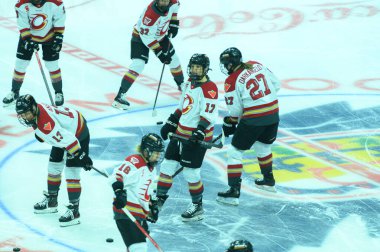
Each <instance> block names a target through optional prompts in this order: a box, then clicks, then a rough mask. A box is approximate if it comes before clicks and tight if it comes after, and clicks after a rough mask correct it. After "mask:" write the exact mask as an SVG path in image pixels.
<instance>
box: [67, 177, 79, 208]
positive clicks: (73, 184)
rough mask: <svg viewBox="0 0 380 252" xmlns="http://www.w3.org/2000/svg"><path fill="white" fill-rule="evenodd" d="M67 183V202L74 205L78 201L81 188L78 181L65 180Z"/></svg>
mask: <svg viewBox="0 0 380 252" xmlns="http://www.w3.org/2000/svg"><path fill="white" fill-rule="evenodd" d="M66 182H67V193H68V195H69V201H70V202H71V203H73V204H74V203H75V202H78V201H79V197H80V193H81V191H82V187H81V185H80V180H79V179H66Z"/></svg>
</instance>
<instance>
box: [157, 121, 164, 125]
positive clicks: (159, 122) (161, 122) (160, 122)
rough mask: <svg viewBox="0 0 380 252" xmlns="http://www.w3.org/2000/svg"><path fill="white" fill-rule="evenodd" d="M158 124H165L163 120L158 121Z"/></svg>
mask: <svg viewBox="0 0 380 252" xmlns="http://www.w3.org/2000/svg"><path fill="white" fill-rule="evenodd" d="M156 124H157V125H161V124H164V122H163V121H158V122H156Z"/></svg>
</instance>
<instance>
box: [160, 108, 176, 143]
mask: <svg viewBox="0 0 380 252" xmlns="http://www.w3.org/2000/svg"><path fill="white" fill-rule="evenodd" d="M178 122H179V118H178V116H177V115H176V114H171V115H170V116H169V118H168V120H167V121H166V123H165V125H164V126H162V128H161V132H160V133H161V137H162V138H163V139H164V140H166V139H168V134H169V132H175V131H176V129H177V126H178Z"/></svg>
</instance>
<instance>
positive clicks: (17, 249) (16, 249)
mask: <svg viewBox="0 0 380 252" xmlns="http://www.w3.org/2000/svg"><path fill="white" fill-rule="evenodd" d="M13 251H15V252H18V251H21V249H20V248H13Z"/></svg>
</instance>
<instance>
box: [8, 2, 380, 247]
mask: <svg viewBox="0 0 380 252" xmlns="http://www.w3.org/2000/svg"><path fill="white" fill-rule="evenodd" d="M15 2H16V1H15V0H1V1H0V45H1V46H0V83H1V85H0V97H1V99H2V98H3V97H4V96H5V95H6V94H7V93H8V92H9V91H10V88H11V80H12V74H13V68H14V61H15V54H16V47H17V42H18V36H19V35H18V31H17V26H16V18H15V12H14V4H15ZM149 2H150V1H149V0H138V1H130V0H124V1H122V0H64V3H65V6H66V10H67V21H66V31H65V37H64V48H63V50H62V52H61V59H60V67H61V69H62V77H63V91H64V94H65V99H66V102H65V104H66V105H68V106H72V107H74V108H77V109H78V110H80V111H81V112H82V113H83V114H84V116H85V117H86V118H87V119H88V121H89V128H90V132H91V144H90V151H91V157H92V158H93V160H94V165H95V166H96V167H98V168H100V169H103V170H106V171H107V172H108V173H110V172H111V171H112V167H114V166H116V165H117V164H118V163H119V162H120V161H121V160H122V159H123V158H124V157H125V156H126V155H129V154H131V153H133V152H134V148H135V146H136V144H137V143H138V141H139V139H141V136H142V135H143V134H145V133H148V132H159V129H160V127H159V126H157V125H156V122H157V121H165V120H166V118H167V117H168V115H169V114H170V113H171V112H173V111H174V109H175V106H176V104H177V101H178V97H179V92H178V91H176V85H175V82H174V81H173V78H172V76H171V74H170V72H169V69H168V68H166V69H165V73H164V78H163V85H162V86H161V92H160V94H159V97H158V107H159V108H158V116H157V117H155V118H153V117H152V116H151V114H152V110H151V109H152V106H153V101H154V98H155V94H156V90H157V86H158V80H159V77H160V73H161V69H162V64H161V63H160V62H159V61H158V59H156V58H155V57H153V55H152V54H151V56H152V57H151V58H150V61H149V64H148V65H146V68H145V70H144V73H143V76H141V77H140V78H139V79H138V80H137V81H136V82H135V84H134V85H133V86H132V88H131V90H130V92H129V98H130V101H131V102H132V109H131V110H130V111H129V112H121V111H118V110H115V109H113V108H111V106H110V104H111V101H112V100H113V98H114V96H115V93H116V92H117V91H118V89H119V86H120V81H121V78H122V75H123V74H124V72H125V67H127V66H128V65H129V63H130V59H129V55H130V38H131V32H132V27H133V25H134V23H135V22H136V20H137V18H138V16H139V15H140V13H141V11H142V10H143V8H144V7H145V6H146V5H147V4H148V3H149ZM179 18H180V20H181V22H182V23H181V26H182V27H181V29H180V30H179V34H178V36H177V37H176V38H174V39H173V44H174V47H175V49H176V51H177V52H178V55H179V57H180V60H181V63H182V68H183V70H184V72H186V69H187V63H188V60H189V58H190V57H191V55H192V54H194V53H206V54H207V55H208V56H209V57H210V59H211V68H212V71H211V72H210V73H209V76H210V78H211V80H213V81H214V82H216V83H217V84H218V87H219V91H220V93H219V97H220V108H221V110H220V118H219V122H218V123H219V124H218V125H217V126H216V128H217V132H216V134H218V133H219V132H220V129H221V125H220V123H221V122H222V117H223V116H224V115H225V114H226V110H225V106H224V100H223V81H224V79H225V76H224V75H223V74H222V73H221V72H220V70H219V62H218V59H219V55H220V53H221V52H222V51H223V50H224V49H226V48H228V47H231V46H236V47H238V48H239V49H241V51H242V53H243V58H244V59H245V60H256V61H259V62H261V63H263V64H264V65H266V66H268V67H269V68H270V69H271V70H272V71H273V72H274V73H275V74H276V75H277V76H278V77H279V78H280V79H281V81H282V84H283V87H282V89H281V91H280V93H279V102H280V114H281V123H280V130H279V135H278V139H277V141H276V142H275V144H274V146H273V155H274V174H275V177H276V180H277V188H278V191H279V192H278V193H277V194H271V193H264V192H262V191H258V190H257V189H255V187H254V186H253V181H254V178H255V177H259V176H260V172H259V167H258V164H257V161H256V157H255V153H254V151H248V152H246V153H245V156H244V164H245V167H244V169H245V173H244V174H243V189H242V196H241V198H240V199H241V200H240V201H241V204H240V205H239V206H238V207H228V206H224V205H220V204H217V203H216V201H215V198H216V193H217V192H218V191H221V190H225V189H226V188H227V186H226V181H227V176H226V172H225V169H226V167H225V163H226V160H227V159H226V152H227V149H228V146H229V143H230V140H229V139H227V141H226V142H227V144H226V146H225V147H224V148H223V149H221V150H211V151H209V152H208V154H207V155H206V159H205V162H204V166H203V167H202V177H203V183H204V187H205V194H204V208H205V219H204V220H203V221H201V222H197V223H190V224H189V223H182V221H181V220H180V214H181V213H182V212H183V211H184V210H185V209H186V207H187V205H188V204H189V202H190V197H189V192H188V190H187V183H185V180H184V179H183V177H182V175H179V176H178V177H177V178H176V179H175V182H174V186H173V188H172V190H171V191H170V192H169V194H170V197H169V199H168V201H167V203H166V204H165V206H164V209H163V211H162V212H161V213H160V218H159V221H158V222H157V223H156V224H151V225H150V230H151V235H152V237H153V238H154V239H155V240H156V241H157V243H158V244H159V245H160V246H161V247H162V248H163V250H164V251H165V252H174V251H177V252H187V251H189V252H190V251H191V252H193V251H197V252H207V251H212V252H222V251H224V249H225V248H226V247H227V245H228V244H229V242H231V241H233V240H236V239H246V240H249V241H251V242H252V243H254V246H255V249H256V250H255V251H259V252H282V251H284V252H285V251H289V252H314V251H315V252H316V251H324V252H357V251H366V252H377V251H380V190H379V187H380V72H379V69H380V43H379V41H380V33H379V31H380V3H379V1H376V0H357V1H355V0H336V1H332V0H330V1H329V0H325V1H323V0H309V1H301V0H286V1H284V0H283V1H280V0H267V1H263V0H206V1H205V0H203V1H201V0H191V1H190V0H182V1H181V9H180V11H179ZM45 72H46V73H47V71H46V70H45ZM185 75H186V74H185ZM186 76H187V75H186ZM26 93H31V94H33V95H34V96H35V97H36V99H37V100H38V101H39V102H45V103H49V98H48V95H47V92H46V89H45V86H44V83H43V79H42V76H41V73H40V71H39V68H38V65H37V62H36V60H35V58H33V59H32V61H31V64H30V66H29V68H28V71H27V74H26V78H25V82H24V84H23V86H22V89H21V94H26ZM49 150H50V146H48V145H46V144H41V143H39V142H37V141H36V140H35V138H34V136H33V134H32V131H31V130H30V129H27V128H25V127H23V126H22V125H21V124H19V122H18V120H17V118H16V116H15V112H14V108H9V109H3V108H2V107H1V108H0V252H4V251H12V248H14V247H19V248H21V251H22V252H25V251H29V252H32V251H33V252H37V251H38V252H69V251H78V252H79V251H86V252H103V251H104V252H106V251H107V252H108V251H110V252H116V251H125V246H124V244H123V242H122V239H121V236H120V234H119V232H118V230H117V228H116V225H115V223H114V221H113V213H112V197H113V192H112V189H111V188H110V186H109V185H108V183H107V180H106V179H105V178H103V177H102V176H99V175H98V174H97V173H96V172H95V171H90V172H85V171H83V172H82V180H81V182H82V196H81V205H80V213H81V224H80V225H77V226H72V227H67V228H61V227H59V225H58V218H59V216H60V214H62V213H63V212H64V211H65V206H64V205H65V203H67V201H68V200H67V193H66V183H65V181H64V180H63V181H62V186H61V191H60V192H61V193H60V195H59V213H58V214H52V215H35V214H33V205H34V204H35V203H36V202H37V201H39V200H41V198H42V191H43V190H44V189H46V188H45V187H46V175H47V163H48V155H49ZM106 238H113V239H114V242H113V243H106ZM148 243H149V242H148ZM149 251H156V249H155V248H154V246H152V245H151V244H150V243H149Z"/></svg>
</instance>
